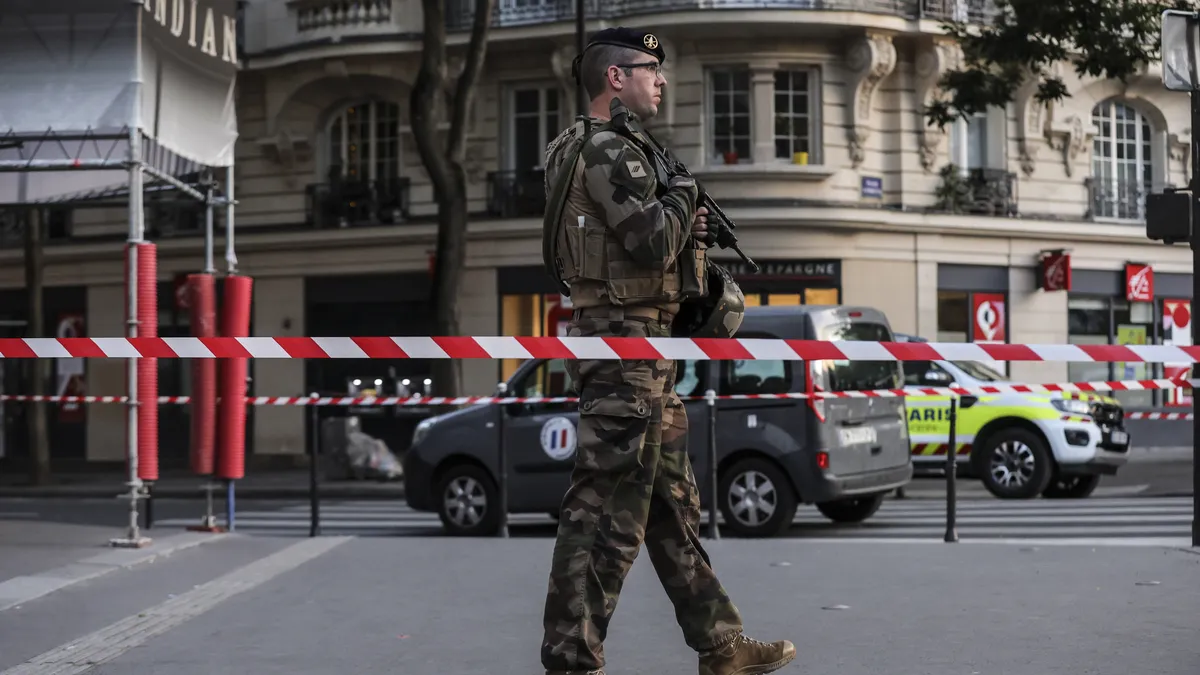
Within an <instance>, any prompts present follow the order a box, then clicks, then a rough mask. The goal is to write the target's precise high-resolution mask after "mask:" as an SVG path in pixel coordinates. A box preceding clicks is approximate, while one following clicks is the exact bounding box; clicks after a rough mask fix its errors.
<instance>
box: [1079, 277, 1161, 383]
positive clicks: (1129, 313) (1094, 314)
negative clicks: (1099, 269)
mask: <svg viewBox="0 0 1200 675" xmlns="http://www.w3.org/2000/svg"><path fill="white" fill-rule="evenodd" d="M1153 308H1154V306H1153V305H1152V304H1151V303H1148V302H1135V303H1129V302H1127V301H1126V300H1124V299H1118V298H1105V297H1079V296H1076V297H1071V298H1069V299H1068V300H1067V321H1068V323H1067V342H1068V343H1069V344H1073V345H1108V344H1118V345H1144V344H1153V343H1154V342H1155V339H1154V335H1155V331H1154V309H1153ZM1155 373H1156V369H1155V368H1154V366H1153V365H1152V364H1146V363H1112V364H1108V363H1088V362H1084V363H1068V364H1067V377H1068V379H1069V380H1070V381H1071V382H1098V381H1105V380H1143V379H1149V378H1152V377H1155ZM1111 395H1112V396H1113V397H1114V398H1116V399H1117V400H1118V401H1120V402H1121V403H1122V405H1125V406H1151V405H1153V404H1154V398H1155V397H1154V392H1152V391H1119V392H1113V393H1112V394H1111Z"/></svg>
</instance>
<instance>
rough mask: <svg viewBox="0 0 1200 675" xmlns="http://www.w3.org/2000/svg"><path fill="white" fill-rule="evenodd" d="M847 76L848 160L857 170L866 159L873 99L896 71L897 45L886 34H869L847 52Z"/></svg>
mask: <svg viewBox="0 0 1200 675" xmlns="http://www.w3.org/2000/svg"><path fill="white" fill-rule="evenodd" d="M847 65H848V66H849V68H850V76H849V77H848V78H847V80H846V86H847V90H848V91H847V94H848V99H849V100H848V102H847V106H846V109H847V110H848V111H849V116H850V119H849V122H848V124H847V125H846V132H847V136H848V140H849V141H850V160H851V162H852V163H853V165H854V167H856V168H857V167H858V166H859V165H860V164H862V162H863V160H864V159H866V143H867V138H868V137H869V136H870V135H871V111H872V100H871V99H872V97H873V95H874V94H875V90H876V89H878V88H879V83H880V82H882V81H883V78H885V77H887V76H888V75H889V74H890V73H891V72H892V71H893V70H894V69H895V68H896V46H895V45H894V44H892V38H891V36H889V35H883V34H880V33H868V34H867V35H865V36H863V37H862V38H861V39H860V40H858V42H856V43H855V44H854V46H853V47H851V49H850V53H849V55H848V56H847Z"/></svg>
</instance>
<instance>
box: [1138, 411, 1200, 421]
mask: <svg viewBox="0 0 1200 675" xmlns="http://www.w3.org/2000/svg"><path fill="white" fill-rule="evenodd" d="M1193 418H1194V415H1193V414H1192V413H1161V412H1131V413H1125V419H1127V420H1191V419H1193Z"/></svg>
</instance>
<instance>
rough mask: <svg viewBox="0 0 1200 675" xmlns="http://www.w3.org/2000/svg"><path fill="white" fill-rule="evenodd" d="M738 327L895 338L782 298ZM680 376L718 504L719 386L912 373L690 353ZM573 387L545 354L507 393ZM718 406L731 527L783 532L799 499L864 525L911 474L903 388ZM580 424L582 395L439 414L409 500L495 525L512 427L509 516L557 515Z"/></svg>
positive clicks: (847, 386)
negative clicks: (712, 418) (711, 392)
mask: <svg viewBox="0 0 1200 675" xmlns="http://www.w3.org/2000/svg"><path fill="white" fill-rule="evenodd" d="M738 337H739V338H783V339H798V340H878V341H891V340H892V331H891V327H890V325H889V324H888V321H887V318H886V316H884V314H883V313H882V312H879V311H877V310H874V309H871V308H867V307H847V306H813V305H801V306H771V307H748V308H747V312H746V317H745V321H744V322H743V324H742V327H741V329H740V330H739V331H738ZM809 377H811V378H812V380H811V383H810V382H808V381H807V380H806V378H809ZM675 386H676V391H677V392H678V394H679V396H681V397H688V396H694V397H697V399H696V400H685V401H684V405H685V406H686V407H687V415H688V455H689V457H690V458H691V462H692V466H693V469H694V472H695V475H696V480H697V482H698V483H699V486H700V495H701V502H702V504H703V506H704V508H708V506H709V505H710V504H711V503H712V499H711V497H712V495H711V492H712V489H711V483H712V480H711V476H710V474H709V469H708V465H709V460H708V457H709V454H708V447H709V446H708V441H709V428H710V427H709V423H708V405H707V403H706V402H705V401H704V400H703V396H704V392H705V391H706V390H707V389H709V388H710V387H712V388H714V389H715V390H716V392H717V394H718V395H728V394H735V395H736V394H781V393H786V392H803V391H806V387H809V386H815V387H816V388H817V389H818V390H824V391H850V390H862V389H880V388H895V387H901V386H903V374H902V371H901V368H900V364H899V363H898V362H895V361H892V362H888V361H879V362H868V361H819V362H809V363H805V362H802V361H785V360H730V361H707V360H703V361H691V360H689V361H682V362H680V368H679V376H678V379H677V383H676V385H675ZM569 387H570V381H569V377H568V376H567V374H566V372H565V369H564V361H563V360H561V359H549V360H545V359H536V360H530V361H527V362H525V363H523V364H522V365H521V367H520V368H519V369H518V370H517V371H516V372H515V373H514V374H513V375H512V377H511V378H509V379H508V381H507V382H502V383H500V385H499V386H498V388H497V393H498V394H501V395H507V396H514V397H554V396H572V395H573V393H572V392H571V391H569ZM716 408H717V425H716V435H717V461H718V464H717V466H718V487H717V491H718V495H719V500H718V503H719V505H720V509H721V513H722V516H723V518H724V527H725V528H726V529H727V530H733V531H734V532H735V533H737V534H741V535H744V536H752V537H763V536H774V535H777V534H780V533H782V532H783V531H785V530H786V529H787V528H788V527H789V526H790V525H791V524H792V521H793V518H794V517H795V513H796V509H797V507H798V506H799V505H800V504H814V505H816V507H817V509H818V510H819V511H820V512H821V513H822V514H824V516H825V517H826V518H828V519H830V520H832V521H835V522H861V521H863V520H866V519H867V518H869V517H870V516H871V515H872V514H874V513H875V511H876V510H878V509H879V507H880V505H881V503H882V501H883V498H884V496H885V495H886V494H887V493H888V492H890V491H892V490H895V489H896V488H899V487H902V486H904V485H906V484H907V483H908V482H909V481H910V480H911V479H912V475H913V467H912V458H911V454H910V450H909V440H908V427H907V423H906V421H905V403H904V400H903V398H900V397H897V398H847V399H834V398H829V399H822V400H816V401H812V400H807V399H753V398H750V399H732V400H731V399H723V400H722V399H718V401H717V406H716ZM577 420H578V415H577V413H576V403H574V402H568V403H512V404H508V405H494V404H480V405H475V406H470V407H467V408H464V409H461V410H457V411H454V412H450V413H447V414H444V415H438V416H436V417H431V418H428V419H426V420H424V421H422V422H421V423H420V424H419V425H418V427H417V429H416V430H415V432H414V433H413V441H412V446H411V447H410V448H409V449H408V451H407V453H406V454H405V458H404V480H405V492H404V496H405V500H406V501H407V502H408V504H409V506H410V507H411V508H413V509H415V510H420V511H434V512H437V513H438V515H439V516H440V517H441V521H442V524H443V526H444V528H445V530H446V531H447V532H448V533H451V534H459V535H489V534H493V533H495V532H496V531H497V529H498V527H499V512H498V510H497V504H498V500H497V495H498V493H497V482H498V481H497V477H498V475H499V471H498V467H499V463H498V461H497V460H498V454H499V446H498V440H499V435H498V430H499V429H503V433H504V443H505V453H506V455H507V461H506V464H507V466H508V510H509V513H510V514H511V513H545V514H549V515H550V516H552V517H557V514H558V512H559V510H560V506H561V503H562V499H563V494H564V493H565V492H566V490H567V487H568V486H569V485H570V481H571V470H572V468H573V466H574V455H575V453H574V450H575V442H576V439H577V435H576V422H577ZM501 422H502V423H501ZM547 522H549V521H547Z"/></svg>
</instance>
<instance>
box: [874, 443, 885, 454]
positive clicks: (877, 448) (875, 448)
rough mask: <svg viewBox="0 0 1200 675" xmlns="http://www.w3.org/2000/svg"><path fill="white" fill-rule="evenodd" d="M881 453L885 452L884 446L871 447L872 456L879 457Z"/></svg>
mask: <svg viewBox="0 0 1200 675" xmlns="http://www.w3.org/2000/svg"><path fill="white" fill-rule="evenodd" d="M881 452H883V446H882V445H872V446H871V454H872V455H878V454H879V453H881Z"/></svg>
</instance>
